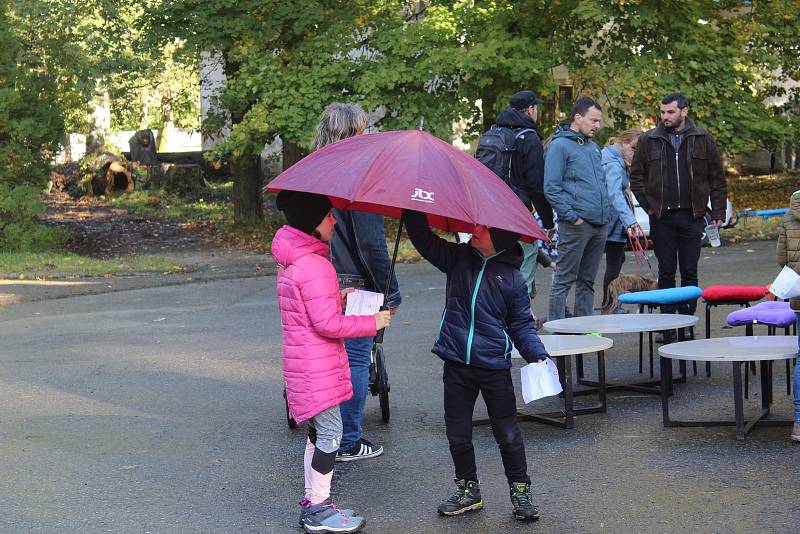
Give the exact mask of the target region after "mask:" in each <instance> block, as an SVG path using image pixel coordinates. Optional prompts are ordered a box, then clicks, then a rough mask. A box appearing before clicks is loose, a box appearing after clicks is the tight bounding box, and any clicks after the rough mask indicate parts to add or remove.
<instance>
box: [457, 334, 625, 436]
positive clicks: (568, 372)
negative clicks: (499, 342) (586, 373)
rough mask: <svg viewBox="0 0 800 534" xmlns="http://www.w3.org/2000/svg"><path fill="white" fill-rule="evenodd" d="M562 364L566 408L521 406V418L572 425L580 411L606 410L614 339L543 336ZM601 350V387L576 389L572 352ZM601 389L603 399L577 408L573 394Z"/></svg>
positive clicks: (515, 354) (599, 391) (559, 424)
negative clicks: (607, 355)
mask: <svg viewBox="0 0 800 534" xmlns="http://www.w3.org/2000/svg"><path fill="white" fill-rule="evenodd" d="M539 338H540V339H541V340H542V343H543V344H544V348H545V349H547V353H548V354H549V355H550V357H551V358H553V359H554V360H555V362H556V366H557V367H558V374H559V377H560V378H561V384H562V386H563V388H564V410H563V411H559V412H546V413H527V412H523V411H521V410H517V420H518V421H536V422H538V423H544V424H547V425H552V426H557V427H559V428H572V427H573V426H574V417H575V416H576V415H586V414H590V413H601V412H605V411H606V406H607V404H606V372H605V351H606V350H607V349H610V348H611V347H613V346H614V341H612V340H611V339H609V338H607V337H600V336H552V335H543V336H539ZM592 352H595V353H597V387H596V388H593V389H592V390H587V391H574V388H573V383H572V382H573V380H572V356H577V355H583V354H589V353H592ZM511 357H512V358H513V359H522V356H521V355H520V353H519V352H518V351H517V350H516V349H514V350H513V351H512V352H511ZM595 392H596V393H598V395H599V403H598V404H594V405H591V406H581V407H580V408H575V406H574V402H573V398H574V396H575V395H581V394H587V393H595ZM488 422H489V420H488V419H481V420H476V421H474V423H473V424H475V425H479V424H487V423H488Z"/></svg>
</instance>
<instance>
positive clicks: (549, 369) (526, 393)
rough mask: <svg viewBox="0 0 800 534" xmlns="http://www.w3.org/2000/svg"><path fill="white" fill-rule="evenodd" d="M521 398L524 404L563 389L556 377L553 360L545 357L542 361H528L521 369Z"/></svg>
mask: <svg viewBox="0 0 800 534" xmlns="http://www.w3.org/2000/svg"><path fill="white" fill-rule="evenodd" d="M520 372H521V377H522V400H523V401H524V402H525V404H528V403H529V402H531V401H535V400H537V399H541V398H543V397H551V396H553V395H558V394H559V393H561V392H562V391H563V388H562V387H561V381H560V380H559V379H558V368H557V367H556V364H555V362H553V360H551V359H550V358H547V359H546V360H544V361H543V362H533V363H529V364H528V365H526V366H525V367H523V368H522V369H521V370H520Z"/></svg>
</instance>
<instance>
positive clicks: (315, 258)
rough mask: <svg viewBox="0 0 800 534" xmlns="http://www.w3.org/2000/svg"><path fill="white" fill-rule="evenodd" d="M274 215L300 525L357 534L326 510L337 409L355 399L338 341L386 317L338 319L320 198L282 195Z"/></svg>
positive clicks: (328, 216)
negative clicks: (297, 436)
mask: <svg viewBox="0 0 800 534" xmlns="http://www.w3.org/2000/svg"><path fill="white" fill-rule="evenodd" d="M277 206H278V209H279V210H281V211H283V213H284V215H286V219H287V222H288V224H287V225H285V226H283V227H281V228H280V229H279V230H278V231H277V232H276V233H275V237H274V238H273V240H272V255H273V257H274V258H275V261H277V262H278V266H279V271H278V307H279V308H280V311H281V323H282V327H283V336H282V348H283V378H284V381H285V382H286V400H287V402H288V405H289V415H290V416H291V417H293V418H294V419H295V421H297V422H298V423H299V422H302V421H306V420H308V422H309V425H308V439H307V440H306V450H305V461H304V470H305V488H306V489H305V496H304V498H303V499H302V500H301V501H300V507H301V510H300V524H301V525H302V526H303V527H304V529H305V530H306V532H355V531H357V530H359V529H361V527H363V526H364V519H363V518H362V517H358V516H354V515H353V514H352V512H351V511H349V510H339V509H337V508H336V506H335V505H334V504H333V503H332V502H331V499H330V491H331V480H332V478H333V466H334V462H335V460H336V451H337V450H338V449H339V442H340V440H341V438H342V418H341V415H340V413H339V404H341V403H342V402H343V401H346V400H347V399H349V398H350V397H352V395H353V389H352V386H351V384H350V367H349V366H348V363H347V362H348V360H347V353H346V352H345V348H344V342H343V341H342V340H343V338H349V337H366V336H374V335H375V334H376V332H377V330H380V329H381V328H384V327H386V326H388V325H389V322H390V317H389V312H388V311H382V312H378V313H376V314H375V315H374V316H344V315H342V301H343V300H344V298H346V293H340V292H339V284H338V282H337V279H336V271H335V270H334V268H333V265H332V264H331V262H330V261H328V242H329V241H330V240H331V237H332V236H333V227H334V225H335V224H336V220H335V219H334V217H333V214H332V213H331V208H332V206H331V203H330V201H329V200H328V198H327V197H325V196H323V195H315V194H312V193H298V192H293V191H282V192H281V193H279V194H278V198H277Z"/></svg>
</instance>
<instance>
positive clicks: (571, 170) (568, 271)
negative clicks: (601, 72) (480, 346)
mask: <svg viewBox="0 0 800 534" xmlns="http://www.w3.org/2000/svg"><path fill="white" fill-rule="evenodd" d="M601 118H602V111H601V107H600V104H598V103H597V102H595V101H594V100H593V99H591V98H589V97H585V96H584V97H581V98H579V99H578V100H577V101H576V102H575V105H574V106H573V107H572V123H571V124H569V126H567V125H564V124H562V125H559V127H558V129H557V130H556V133H555V134H554V136H553V139H552V141H551V142H550V144H549V145H548V147H547V149H546V150H545V155H544V194H545V195H546V196H547V200H548V201H549V202H550V205H551V206H553V209H554V210H555V212H556V218H557V220H558V256H559V261H558V270H557V271H556V272H555V275H554V276H553V287H552V288H551V290H550V304H549V309H548V319H549V320H550V321H552V320H555V319H562V318H563V317H564V311H565V309H566V305H567V295H568V294H569V290H570V287H572V286H573V285H575V308H574V310H575V315H576V316H582V315H592V307H593V305H594V279H595V277H596V276H597V269H598V268H599V266H600V260H601V259H602V257H603V248H604V247H605V244H606V235H607V231H606V226H607V225H608V223H609V221H610V220H611V205H610V202H609V200H608V189H607V187H606V178H605V174H604V173H603V166H602V156H601V154H600V148H598V146H597V145H596V144H595V143H594V141H592V137H593V136H594V134H595V133H596V132H597V130H599V129H600V120H601Z"/></svg>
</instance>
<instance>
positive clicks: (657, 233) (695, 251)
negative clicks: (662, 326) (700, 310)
mask: <svg viewBox="0 0 800 534" xmlns="http://www.w3.org/2000/svg"><path fill="white" fill-rule="evenodd" d="M703 227H704V222H703V219H702V218H700V219H695V218H694V217H693V216H692V212H691V210H670V211H668V212H667V213H665V214H664V216H663V217H662V218H661V220H657V219H656V218H655V217H650V238H651V239H652V240H653V248H654V251H655V253H656V259H658V288H659V289H664V288H669V287H675V273H676V271H677V270H678V268H680V272H681V287H684V286H696V285H698V283H697V262H698V261H699V260H700V243H701V240H702V237H703ZM696 309H697V301H696V300H695V301H693V302H690V303H688V304H681V305H678V306H672V305H670V306H661V313H676V312H677V313H684V314H687V315H694V312H695V310H696Z"/></svg>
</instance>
